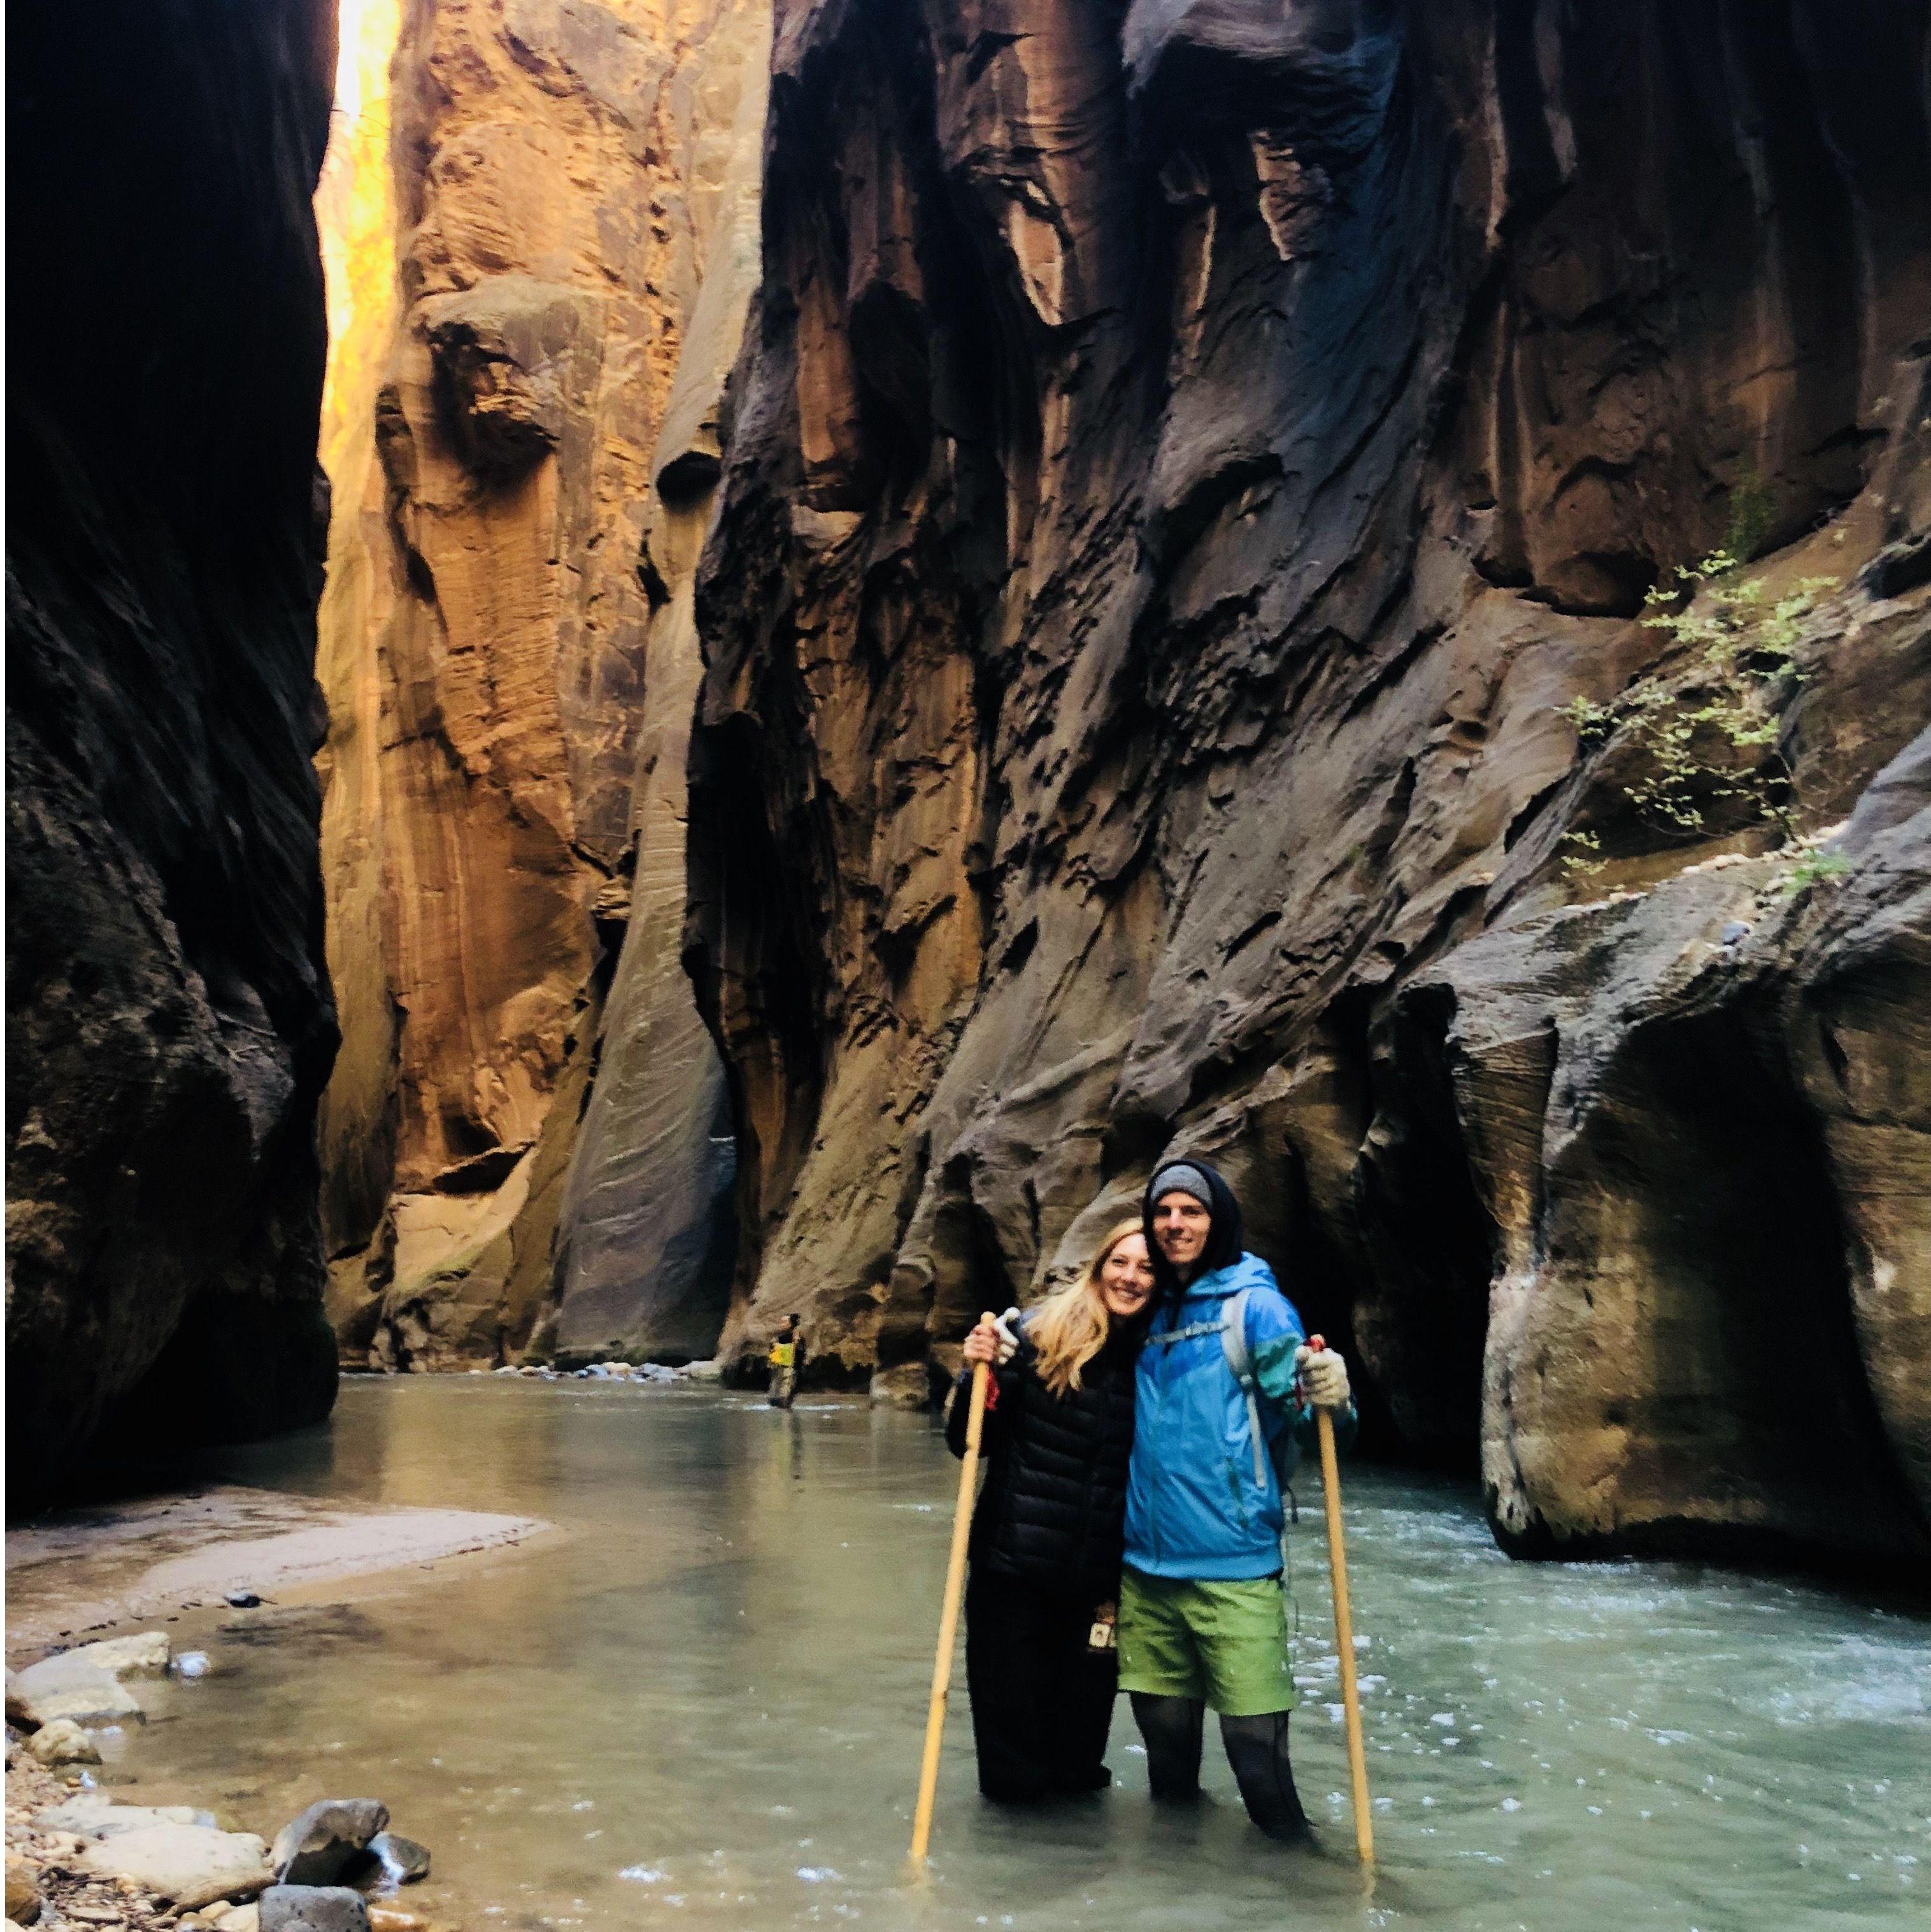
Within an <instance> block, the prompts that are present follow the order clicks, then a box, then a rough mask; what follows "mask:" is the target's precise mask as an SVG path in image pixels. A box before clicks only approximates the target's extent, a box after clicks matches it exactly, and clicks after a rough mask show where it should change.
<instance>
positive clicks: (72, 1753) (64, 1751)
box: [27, 1718, 100, 1768]
mask: <svg viewBox="0 0 1931 1932" xmlns="http://www.w3.org/2000/svg"><path fill="white" fill-rule="evenodd" d="M27 1755H28V1757H31V1759H33V1760H34V1762H35V1763H37V1764H43V1765H46V1766H49V1768H51V1767H52V1766H55V1765H57V1764H98V1763H100V1751H99V1749H98V1748H97V1747H96V1745H95V1744H94V1740H93V1739H91V1738H90V1737H89V1736H88V1735H87V1733H85V1731H83V1730H82V1729H81V1728H80V1727H79V1725H78V1724H76V1723H75V1722H74V1721H73V1719H72V1718H55V1720H54V1721H53V1722H52V1724H43V1725H42V1726H41V1727H40V1729H39V1730H37V1731H36V1732H35V1733H34V1734H33V1736H31V1737H30V1738H29V1739H28V1740H27Z"/></svg>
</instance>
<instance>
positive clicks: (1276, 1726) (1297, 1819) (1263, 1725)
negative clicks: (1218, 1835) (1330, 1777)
mask: <svg viewBox="0 0 1931 1932" xmlns="http://www.w3.org/2000/svg"><path fill="white" fill-rule="evenodd" d="M1167 1701H1174V1702H1177V1701H1181V1700H1162V1702H1167ZM1134 1715H1135V1716H1136V1717H1137V1716H1138V1715H1139V1712H1138V1700H1135V1712H1134ZM1196 1722H1198V1720H1196ZM1141 1729H1142V1730H1144V1729H1145V1726H1144V1724H1142V1726H1141ZM1220 1736H1221V1742H1222V1743H1223V1744H1225V1745H1226V1747H1227V1761H1228V1763H1229V1764H1231V1766H1233V1767H1234V1778H1235V1780H1236V1781H1237V1782H1238V1784H1240V1799H1241V1802H1242V1803H1243V1804H1244V1805H1246V1807H1247V1815H1248V1817H1250V1818H1251V1819H1252V1820H1253V1821H1254V1822H1255V1824H1256V1825H1258V1826H1259V1827H1260V1828H1261V1830H1262V1831H1264V1832H1266V1833H1267V1835H1268V1837H1269V1838H1279V1839H1281V1840H1282V1841H1292V1840H1294V1839H1296V1838H1306V1837H1308V1836H1309V1825H1308V1821H1307V1814H1306V1812H1305V1811H1303V1810H1302V1809H1301V1800H1300V1793H1299V1792H1297V1790H1295V1789H1294V1766H1292V1765H1291V1763H1289V1762H1288V1714H1287V1712H1285V1711H1270V1712H1267V1713H1266V1714H1265V1715H1263V1716H1261V1717H1258V1718H1222V1719H1221V1721H1220ZM1195 1752H1196V1761H1198V1745H1197V1744H1196V1745H1195ZM1147 1763H1148V1766H1149V1767H1151V1765H1152V1763H1153V1743H1152V1741H1151V1739H1149V1740H1148V1742H1147Z"/></svg>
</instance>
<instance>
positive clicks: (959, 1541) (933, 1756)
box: [912, 1315, 993, 1864]
mask: <svg viewBox="0 0 1931 1932" xmlns="http://www.w3.org/2000/svg"><path fill="white" fill-rule="evenodd" d="M979 1320H980V1322H982V1323H983V1324H985V1325H988V1326H990V1325H991V1322H992V1320H993V1317H992V1316H990V1315H982V1316H980V1317H979ZM989 1373H990V1371H989V1370H988V1367H987V1365H986V1364H985V1363H984V1362H975V1363H973V1365H972V1406H971V1408H970V1409H968V1410H967V1412H966V1438H965V1457H964V1460H963V1461H962V1462H961V1464H960V1466H959V1500H958V1507H957V1508H955V1510H954V1511H952V1555H951V1556H950V1557H949V1559H947V1561H946V1601H945V1607H944V1608H943V1610H941V1611H940V1613H939V1654H938V1655H937V1657H935V1658H934V1659H933V1660H932V1702H931V1708H930V1709H928V1711H927V1712H926V1713H925V1763H923V1764H922V1765H921V1766H919V1803H918V1805H917V1808H916V1809H915V1810H914V1811H913V1814H912V1858H913V1863H914V1864H922V1863H923V1862H924V1861H925V1847H926V1846H927V1845H928V1843H930V1842H931V1837H932V1799H933V1798H934V1795H935V1794H936V1793H937V1790H938V1788H939V1739H940V1737H941V1736H943V1735H944V1733H945V1728H946V1691H947V1689H948V1688H949V1687H950V1685H951V1684H952V1646H953V1643H954V1640H955V1638H956V1637H958V1628H959V1599H960V1598H961V1596H963V1595H964V1594H965V1565H966V1539H967V1538H968V1537H969V1536H970V1535H971V1534H972V1505H973V1484H974V1482H975V1481H976V1478H977V1477H978V1475H979V1435H980V1432H981V1431H982V1430H983V1428H984V1427H985V1385H986V1379H987V1377H988V1374H989Z"/></svg>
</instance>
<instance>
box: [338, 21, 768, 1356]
mask: <svg viewBox="0 0 1931 1932" xmlns="http://www.w3.org/2000/svg"><path fill="white" fill-rule="evenodd" d="M368 15H369V17H368V19H367V23H366V25H367V30H368V31H370V34H371V35H372V36H373V40H374V43H375V44H376V46H378V47H379V49H380V51H381V58H380V60H379V62H378V63H377V64H376V68H374V70H373V72H374V74H375V75H376V83H375V84H376V86H378V87H379V89H380V90H381V98H380V99H379V101H375V100H373V99H372V100H371V102H370V107H371V113H370V126H371V127H372V128H373V130H376V132H377V133H378V134H379V137H380V138H379V139H377V140H376V142H374V145H373V149H372V151H371V153H370V156H369V157H368V167H367V172H366V174H365V175H364V181H365V185H364V188H363V189H362V190H360V191H359V192H358V191H354V190H350V191H346V192H345V194H344V196H343V210H344V212H343V221H344V223H345V229H346V227H353V228H355V230H356V233H357V235H358V238H359V239H358V240H357V241H356V242H355V244H354V245H352V246H350V247H349V248H346V250H345V253H346V254H348V255H349V257H352V259H353V260H356V261H359V262H360V263H362V264H363V265H364V271H365V273H364V283H365V288H364V299H363V300H362V301H361V304H360V305H359V307H358V309H357V311H356V313H355V315H354V316H353V317H352V318H350V319H349V320H350V322H351V325H352V326H351V327H350V328H349V329H347V330H346V331H345V332H342V333H340V334H338V338H337V341H338V353H337V362H336V365H335V368H334V371H333V377H332V381H331V422H334V425H335V428H336V429H337V432H338V434H337V437H336V438H335V440H334V442H333V443H332V444H331V447H330V448H329V449H328V451H326V452H325V455H326V456H327V457H328V460H329V463H330V468H331V475H332V476H333V478H334V484H335V500H336V510H335V517H334V526H333V528H332V529H331V550H330V558H331V585H330V599H329V601H328V604H325V607H324V610H323V613H322V644H321V654H320V659H319V676H320V677H321V680H322V685H323V686H324V688H325V690H326V691H327V692H328V697H329V706H330V712H331V718H332V721H333V722H332V727H331V733H330V737H329V741H328V745H327V746H326V748H325V750H324V751H323V754H322V760H321V763H322V772H323V775H324V784H325V819H324V839H323V847H324V862H325V871H326V874H327V878H328V895H329V911H330V965H331V971H332V973H333V974H334V980H335V983H336V986H337V988H338V989H339V992H340V998H341V1001H342V1009H343V1034H344V1046H343V1054H342V1057H341V1060H340V1064H339V1065H338V1067H337V1073H336V1076H335V1079H334V1082H333V1084H332V1085H331V1087H330V1089H329V1091H328V1096H327V1100H326V1102H325V1107H324V1111H323V1118H322V1163H323V1168H324V1175H325V1179H324V1191H323V1222H324V1229H325V1235H326V1239H327V1244H328V1253H329V1256H330V1261H331V1313H332V1316H333V1318H334V1322H335V1325H336V1328H337V1334H338V1336H339V1337H340V1340H341V1343H342V1346H343V1352H344V1358H345V1360H347V1361H351V1362H355V1363H358V1364H359V1363H361V1362H364V1361H372V1362H373V1363H376V1364H380V1365H384V1366H388V1367H406V1368H418V1369H432V1368H442V1367H458V1366H467V1365H475V1364H495V1363H498V1362H501V1361H505V1360H508V1359H514V1358H520V1356H521V1355H523V1354H524V1353H526V1352H530V1351H532V1350H533V1351H535V1352H537V1353H539V1354H545V1355H547V1354H549V1353H550V1352H561V1353H562V1355H564V1356H565V1358H569V1357H570V1356H571V1355H573V1354H574V1355H580V1356H593V1355H600V1354H608V1353H611V1352H618V1351H622V1352H630V1353H644V1352H670V1353H676V1352H683V1353H687V1354H688V1353H700V1352H707V1351H708V1349H709V1346H710V1345H711V1343H712V1342H713V1341H714V1340H715V1335H716V1331H717V1327H718V1322H719V1321H720V1320H721V1317H722V1313H723V1309H724V1296H725V1294H726V1292H727V1288H728V1283H729V1270H730V1247H729V1242H730V1234H731V1223H730V1213H729V1206H728V1193H729V1188H730V1172H731V1169H730V1160H731V1150H730V1140H729V1136H728V1130H727V1127H724V1126H723V1125H722V1124H721V1104H722V1103H721V1094H722V1076H721V1071H720V1070H719V1069H718V1064H717V1060H716V1055H715V1049H713V1048H712V1046H711V1044H710V1042H709V1037H708V1035H707V1034H705V1033H704V1031H703V1028H702V1026H701V1023H700V1022H699V1020H698V1019H697V1014H696V1011H695V1008H694V1004H693V1002H692V998H691V993H690V990H689V988H688V984H687V983H685V981H684V980H682V976H681V974H678V973H677V972H676V971H675V960H676V946H677V943H678V938H679V934H680V932H681V928H682V911H683V907H682V886H681V879H682V749H683V748H682V740H683V736H684V730H685V721H687V720H688V717H689V715H690V712H691V691H692V688H693V686H694V682H695V679H696V676H697V656H696V645H695V639H694V634H692V632H691V627H690V624H689V621H688V604H689V597H688V589H680V588H679V586H680V584H682V583H683V581H684V580H686V579H688V577H689V575H690V573H691V560H689V559H685V556H684V553H685V552H686V551H688V552H691V553H694V550H695V547H696V538H697V535H701V530H702V527H703V517H704V515H705V514H706V508H707V505H708V502H709V492H710V489H711V487H712V480H713V479H714V478H715V473H716V471H717V468H718V440H717V430H716V422H715V418H716V413H717V392H718V389H719V387H720V386H721V376H722V372H723V371H724V369H726V368H728V366H729V364H730V359H731V358H732V356H733V355H734V353H735V351H736V342H737V332H738V329H739V327H740V326H741V325H742V314H743V309H744V305H745V301H746V299H748V284H749V281H750V280H751V278H753V277H754V275H755V270H756V257H755V251H754V249H751V250H749V251H748V250H747V247H746V243H745V233H746V225H747V221H749V222H751V223H754V219H755V208H756V196H757V151H758V146H757V144H758V141H759V138H760V133H761V129H762V124H763V90H764V83H765V74H766V65H767V54H768V46H769V16H768V14H767V13H765V12H763V10H760V8H758V7H755V6H752V7H740V6H737V5H732V4H730V0H613V3H612V4H610V5H597V4H594V0H405V4H403V5H402V6H401V7H400V9H399V10H390V11H389V12H388V14H387V16H386V17H384V16H383V13H382V9H380V8H379V7H371V8H370V9H369V10H368ZM357 210H359V211H360V214H361V219H360V220H359V222H358V220H357V217H356V211H357ZM747 211H749V212H747ZM753 232H754V229H753ZM747 258H748V266H746V263H747ZM372 263H373V264H374V265H375V266H373V268H370V266H369V265H370V264H372ZM693 532H695V533H696V534H695V535H694V533H693ZM665 962H669V965H670V970H669V971H667V970H666V968H665ZM612 996H613V998H614V1004H609V1006H608V1010H607V1001H608V1000H610V998H612ZM607 1028H608V1029H609V1030H610V1031H611V1039H612V1044H611V1045H610V1049H609V1051H610V1053H611V1054H613V1055H614V1056H615V1057H616V1058H619V1059H622V1060H625V1061H626V1066H627V1071H626V1073H625V1078H624V1079H623V1080H621V1081H619V1082H616V1083H614V1084H613V1083H608V1082H600V1083H599V1088H600V1094H601V1098H600V1102H599V1105H600V1106H601V1107H602V1108H604V1109H605V1110H606V1111H607V1109H609V1108H610V1107H612V1106H619V1107H620V1106H624V1105H625V1104H628V1105H630V1106H632V1107H633V1108H634V1109H637V1108H640V1109H641V1110H642V1112H643V1115H645V1116H647V1117H648V1118H647V1119H646V1121H645V1122H644V1124H643V1126H642V1127H640V1129H639V1130H638V1131H639V1133H649V1134H650V1135H652V1136H656V1137H657V1138H656V1139H655V1140H654V1141H653V1142H652V1143H651V1144H650V1147H651V1151H650V1153H649V1158H648V1161H647V1167H648V1169H649V1171H648V1172H644V1173H641V1174H634V1173H633V1172H631V1170H630V1169H627V1168H625V1166H623V1161H624V1160H625V1158H626V1157H627V1154H626V1149H629V1150H631V1151H634V1149H635V1148H641V1147H642V1146H643V1142H641V1141H639V1142H634V1143H632V1142H626V1144H625V1149H619V1150H617V1151H616V1153H615V1154H614V1156H612V1155H611V1154H610V1151H609V1150H608V1149H607V1148H606V1144H605V1139H604V1136H602V1135H601V1133H600V1132H597V1133H593V1134H592V1145H591V1146H590V1147H589V1149H588V1151H586V1156H585V1158H584V1160H583V1162H582V1163H580V1164H579V1166H578V1167H577V1169H576V1170H575V1171H574V1172H573V1171H572V1168H571V1161H572V1157H573V1150H574V1148H575V1146H576V1142H577V1129H578V1126H579V1124H580V1120H581V1118H582V1116H583V1110H584V1109H585V1107H586V1105H587V1104H588V1100H589V1092H590V1089H591V1085H592V1076H593V1074H594V1073H595V1070H596V1068H597V1067H598V1063H599V1061H600V1060H601V1058H603V1057H604V1055H605V1052H606V1043H605V1033H606V1031H607ZM645 1040H647V1041H648V1042H649V1046H648V1049H647V1051H646V1055H645V1057H646V1059H647V1060H648V1061H649V1063H650V1064H649V1067H646V1068H644V1069H642V1070H639V1071H638V1072H637V1076H636V1080H635V1082H634V1083H633V1082H631V1079H630V1074H629V1072H628V1060H630V1059H632V1058H635V1056H636V1053H637V1043H638V1042H640V1041H645ZM673 1072H674V1075H675V1077H674V1079H672V1080H671V1081H670V1084H669V1085H667V1086H666V1085H663V1082H664V1077H665V1076H666V1075H667V1073H673ZM653 1081H655V1082H658V1083H659V1084H658V1086H657V1087H655V1088H654V1087H653V1086H652V1082H653ZM605 1087H609V1088H610V1091H609V1092H607V1093H603V1092H602V1089H603V1088H605ZM619 1089H622V1090H624V1091H618V1090H619ZM626 1094H628V1102H626V1098H625V1095H626ZM707 1095H708V1096H709V1097H708V1098H707ZM679 1110H681V1111H679ZM673 1117H674V1118H673ZM592 1125H593V1127H595V1125H596V1123H595V1121H593V1123H592ZM652 1188H655V1190H657V1192H658V1200H657V1201H656V1202H655V1205H652V1204H651V1203H650V1202H648V1201H646V1200H641V1199H640V1197H639V1191H638V1190H640V1189H643V1190H651V1189H652ZM566 1203H567V1205H568V1219H567V1221H566V1222H565V1224H564V1225H563V1226H562V1228H561V1229H559V1215H560V1214H562V1213H563V1211H564V1210H565V1205H566ZM612 1228H620V1229H622V1235H621V1238H612V1237H611V1236H610V1235H608V1234H607V1232H606V1231H607V1229H612Z"/></svg>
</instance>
